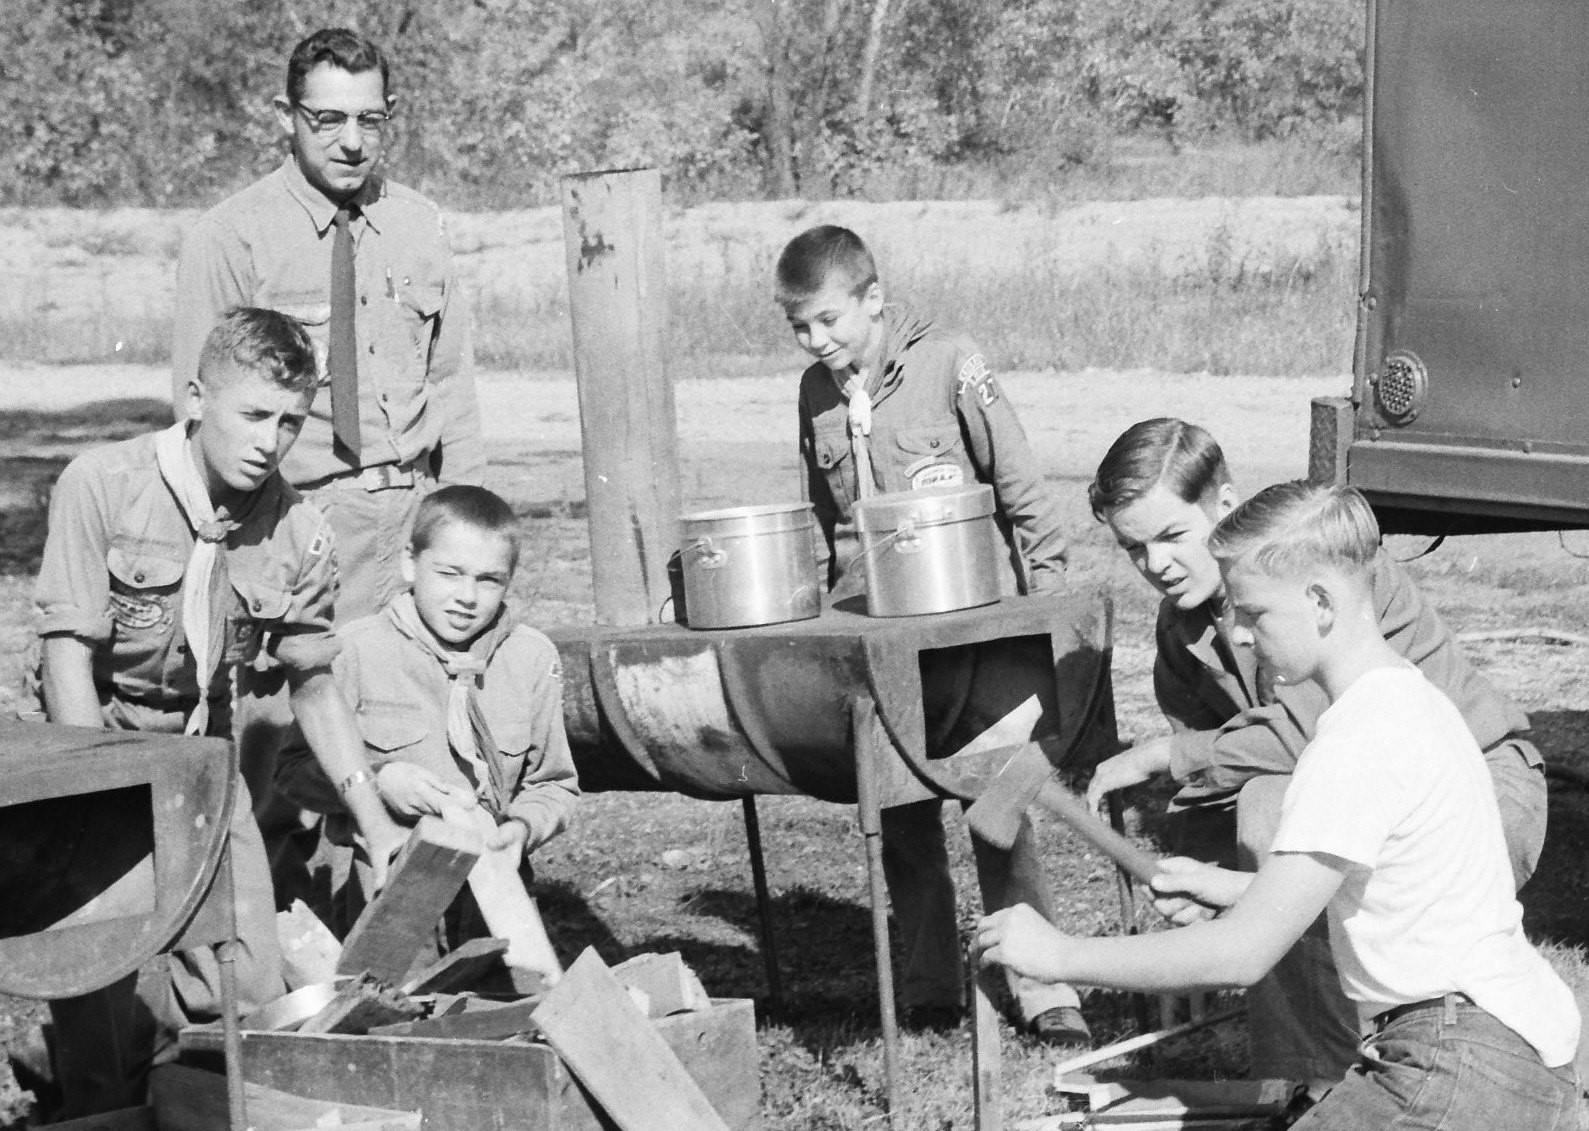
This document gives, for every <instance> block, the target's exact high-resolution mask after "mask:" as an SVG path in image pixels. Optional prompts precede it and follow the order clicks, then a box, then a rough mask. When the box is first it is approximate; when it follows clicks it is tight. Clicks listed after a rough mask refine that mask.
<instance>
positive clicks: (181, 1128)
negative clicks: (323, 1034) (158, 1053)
mask: <svg viewBox="0 0 1589 1131" xmlns="http://www.w3.org/2000/svg"><path fill="white" fill-rule="evenodd" d="M149 1094H150V1106H151V1107H153V1108H154V1114H155V1119H156V1120H157V1122H158V1124H159V1127H160V1131H216V1129H217V1128H222V1127H226V1126H227V1123H228V1114H229V1113H228V1110H227V1105H226V1077H225V1076H222V1075H221V1074H220V1073H218V1072H204V1071H201V1070H199V1069H196V1068H188V1067H185V1066H184V1065H180V1064H164V1065H161V1066H160V1067H159V1068H156V1069H155V1070H154V1071H153V1072H152V1073H150V1076H149ZM243 1104H244V1106H245V1108H246V1110H247V1113H248V1125H249V1127H250V1128H251V1129H252V1131H317V1129H319V1128H327V1127H334V1128H337V1129H338V1131H420V1114H419V1112H417V1111H391V1110H387V1109H384V1108H372V1107H361V1106H354V1105H351V1104H339V1103H333V1102H328V1101H325V1100H317V1099H310V1098H308V1097H306V1096H299V1095H293V1094H292V1093H290V1092H283V1091H280V1090H278V1089H275V1088H266V1087H264V1086H262V1085H259V1084H244V1085H243Z"/></svg>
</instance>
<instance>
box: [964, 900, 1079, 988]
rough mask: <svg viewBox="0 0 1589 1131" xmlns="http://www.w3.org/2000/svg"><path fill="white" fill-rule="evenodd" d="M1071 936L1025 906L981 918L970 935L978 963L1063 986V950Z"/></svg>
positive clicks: (1064, 976) (1020, 904) (1019, 904)
mask: <svg viewBox="0 0 1589 1131" xmlns="http://www.w3.org/2000/svg"><path fill="white" fill-rule="evenodd" d="M1070 942H1071V939H1070V936H1068V935H1064V934H1061V933H1060V932H1059V931H1058V930H1057V929H1056V928H1055V927H1054V925H1053V924H1052V923H1050V922H1049V921H1048V920H1047V919H1045V918H1043V917H1042V916H1041V915H1039V914H1038V913H1037V912H1036V911H1034V910H1032V908H1031V907H1030V906H1029V905H1028V904H1025V903H1018V904H1016V905H1015V906H1014V907H1006V908H1005V909H1004V910H1002V911H995V912H994V913H993V914H991V915H988V916H986V917H984V918H983V920H982V921H981V922H980V923H978V924H977V929H976V933H975V934H973V935H972V950H973V952H974V953H975V955H976V957H977V959H978V961H980V962H996V963H998V964H999V965H1000V966H1003V967H1005V968H1006V969H1008V970H1013V971H1014V972H1015V973H1017V974H1020V975H1022V976H1023V977H1027V978H1035V979H1037V980H1038V981H1040V982H1063V981H1064V980H1065V978H1066V970H1065V961H1064V958H1065V950H1066V948H1067V946H1068V945H1069V944H1070Z"/></svg>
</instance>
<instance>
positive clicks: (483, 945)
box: [401, 939, 508, 994]
mask: <svg viewBox="0 0 1589 1131" xmlns="http://www.w3.org/2000/svg"><path fill="white" fill-rule="evenodd" d="M507 949H508V940H507V939H470V940H469V941H468V942H466V943H464V944H463V945H462V946H459V947H455V948H454V949H452V950H451V951H449V952H447V954H446V955H444V956H443V957H442V958H441V959H440V960H439V961H437V962H434V963H432V964H431V965H429V966H427V967H425V969H423V970H421V971H420V972H419V973H418V974H415V975H414V976H413V977H412V978H410V979H408V981H406V982H404V983H403V985H402V987H401V988H402V991H403V992H404V993H405V994H446V993H454V992H456V991H458V990H467V989H470V988H471V987H473V986H474V984H475V982H477V981H479V980H480V978H481V977H482V976H483V975H485V974H487V973H489V972H490V971H492V970H495V969H498V968H499V967H501V965H502V955H503V954H504V953H506V952H507Z"/></svg>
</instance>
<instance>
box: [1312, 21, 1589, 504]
mask: <svg viewBox="0 0 1589 1131" xmlns="http://www.w3.org/2000/svg"><path fill="white" fill-rule="evenodd" d="M1366 62H1367V72H1368V73H1367V79H1368V82H1367V87H1366V89H1367V99H1366V105H1365V122H1364V146H1363V231H1362V251H1361V266H1360V285H1359V288H1358V290H1359V305H1358V322H1357V341H1356V348H1355V351H1354V360H1353V385H1352V395H1351V397H1350V398H1344V397H1342V398H1321V399H1319V400H1315V401H1314V402H1313V406H1312V413H1313V416H1312V428H1311V441H1312V442H1311V446H1310V453H1309V474H1310V477H1311V478H1313V479H1315V480H1318V481H1324V482H1339V483H1349V484H1351V485H1352V486H1355V487H1358V488H1360V489H1361V490H1362V491H1363V492H1364V493H1365V494H1366V495H1367V496H1368V498H1369V500H1370V501H1371V502H1372V503H1373V505H1374V508H1375V511H1376V512H1377V513H1378V514H1379V517H1380V520H1381V523H1382V525H1383V526H1384V528H1385V529H1386V530H1387V531H1397V532H1406V533H1432V534H1442V533H1479V532H1491V531H1510V530H1537V529H1554V528H1566V527H1583V526H1589V4H1586V3H1583V2H1582V0H1511V2H1509V3H1505V4H1496V3H1494V2H1493V0H1370V3H1369V10H1368V33H1367V51H1366Z"/></svg>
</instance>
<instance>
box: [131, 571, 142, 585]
mask: <svg viewBox="0 0 1589 1131" xmlns="http://www.w3.org/2000/svg"><path fill="white" fill-rule="evenodd" d="M132 579H133V580H134V581H136V582H137V583H138V584H139V585H142V584H143V574H142V572H139V573H135V574H133V575H132Z"/></svg>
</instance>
